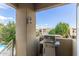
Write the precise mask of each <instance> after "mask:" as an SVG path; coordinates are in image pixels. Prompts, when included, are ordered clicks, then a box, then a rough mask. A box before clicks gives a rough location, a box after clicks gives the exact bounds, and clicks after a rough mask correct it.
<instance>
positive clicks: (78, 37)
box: [76, 3, 79, 56]
mask: <svg viewBox="0 0 79 59" xmlns="http://www.w3.org/2000/svg"><path fill="white" fill-rule="evenodd" d="M76 16H77V56H79V3H77V15H76Z"/></svg>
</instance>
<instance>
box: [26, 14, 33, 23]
mask: <svg viewBox="0 0 79 59" xmlns="http://www.w3.org/2000/svg"><path fill="white" fill-rule="evenodd" d="M26 21H27V24H31V23H32V18H31V17H30V16H28V17H27V18H26Z"/></svg>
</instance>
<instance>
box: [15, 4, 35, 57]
mask: <svg viewBox="0 0 79 59" xmlns="http://www.w3.org/2000/svg"><path fill="white" fill-rule="evenodd" d="M27 16H30V17H31V18H32V24H27V21H26V17H27ZM35 26H36V24H35V11H34V8H33V5H32V4H26V5H24V4H20V5H18V7H17V8H16V55H17V56H26V55H29V56H31V55H36V45H35V44H36V38H35Z"/></svg>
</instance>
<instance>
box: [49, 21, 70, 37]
mask: <svg viewBox="0 0 79 59" xmlns="http://www.w3.org/2000/svg"><path fill="white" fill-rule="evenodd" d="M49 34H57V35H62V36H63V37H68V35H69V25H68V24H67V23H62V22H60V23H58V24H57V25H56V27H55V29H54V30H53V29H52V30H50V32H49Z"/></svg>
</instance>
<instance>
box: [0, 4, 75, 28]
mask: <svg viewBox="0 0 79 59" xmlns="http://www.w3.org/2000/svg"><path fill="white" fill-rule="evenodd" d="M9 21H15V22H16V10H15V9H14V8H12V7H10V6H8V5H6V4H1V3H0V23H4V24H7V23H8V22H9ZM59 22H65V23H68V24H69V25H70V26H71V27H76V4H67V5H64V6H60V7H56V8H51V9H47V10H44V11H40V12H36V26H38V27H39V28H40V27H49V28H54V27H55V26H56V25H57V24H58V23H59Z"/></svg>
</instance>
